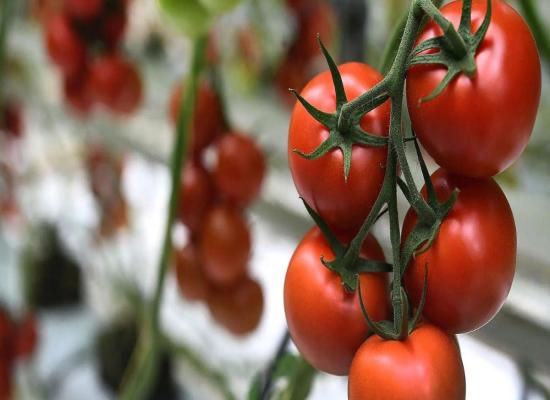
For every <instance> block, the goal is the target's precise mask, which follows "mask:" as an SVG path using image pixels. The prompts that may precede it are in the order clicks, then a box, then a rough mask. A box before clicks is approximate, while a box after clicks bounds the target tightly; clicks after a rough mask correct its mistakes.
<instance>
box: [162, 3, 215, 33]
mask: <svg viewBox="0 0 550 400" xmlns="http://www.w3.org/2000/svg"><path fill="white" fill-rule="evenodd" d="M158 4H159V8H160V9H161V11H162V12H163V14H164V15H165V16H166V18H167V19H168V20H169V21H170V22H171V23H172V24H174V25H175V26H176V28H178V29H179V30H180V31H182V32H183V33H184V34H186V35H187V36H190V37H191V38H197V37H200V36H203V35H205V34H207V33H208V30H209V29H210V26H211V24H212V21H213V16H212V15H211V14H210V12H208V10H206V9H205V8H204V7H203V6H202V5H201V4H199V3H198V1H197V0H158Z"/></svg>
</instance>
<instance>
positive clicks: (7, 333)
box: [0, 306, 15, 364]
mask: <svg viewBox="0 0 550 400" xmlns="http://www.w3.org/2000/svg"><path fill="white" fill-rule="evenodd" d="M14 331H15V330H14V324H13V321H12V319H11V316H10V315H9V313H8V312H7V311H6V310H5V309H4V308H3V307H2V306H0V364H1V363H2V362H3V361H4V360H11V359H13V346H12V342H13V338H14Z"/></svg>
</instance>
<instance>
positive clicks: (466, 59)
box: [408, 0, 492, 102]
mask: <svg viewBox="0 0 550 400" xmlns="http://www.w3.org/2000/svg"><path fill="white" fill-rule="evenodd" d="M418 4H419V6H420V7H421V8H422V9H423V10H424V11H425V12H426V14H428V15H430V16H431V17H432V18H433V19H434V21H435V22H436V23H437V24H438V25H439V26H440V27H441V29H442V30H443V35H441V36H437V37H434V38H431V39H428V40H425V41H424V42H422V43H420V44H418V45H417V46H416V47H415V49H414V50H413V51H412V53H411V55H410V59H409V63H408V65H409V67H411V66H413V65H426V64H430V65H433V64H439V65H443V66H445V67H446V68H447V73H446V74H445V77H444V78H443V80H442V81H441V82H440V83H439V85H438V86H437V87H436V88H435V89H434V91H433V92H432V93H431V94H430V95H429V96H427V97H425V98H424V99H422V100H421V101H422V102H427V101H430V100H433V99H435V98H436V97H437V96H439V95H440V94H441V93H442V92H443V90H445V88H446V87H447V86H448V85H449V84H450V83H451V81H452V80H453V79H454V78H455V77H456V76H457V75H458V74H460V73H462V72H463V73H465V74H466V75H467V76H468V77H470V78H473V77H474V76H475V75H476V70H477V67H476V63H475V55H476V52H477V50H478V48H479V46H480V44H481V42H482V41H483V39H484V38H485V35H486V34H487V31H488V29H489V25H490V23H491V15H492V3H491V0H487V12H486V14H485V18H484V19H483V22H482V23H481V26H480V27H479V29H478V30H477V31H476V32H472V28H471V25H472V0H464V2H463V4H462V16H461V19H460V25H459V28H458V31H456V30H455V29H454V27H453V26H452V24H451V23H450V22H449V20H447V19H446V18H445V17H443V16H442V15H441V13H440V12H439V10H437V8H436V7H435V6H434V5H433V3H432V2H431V0H419V3H418ZM457 42H460V43H459V44H457ZM461 45H463V46H461Z"/></svg>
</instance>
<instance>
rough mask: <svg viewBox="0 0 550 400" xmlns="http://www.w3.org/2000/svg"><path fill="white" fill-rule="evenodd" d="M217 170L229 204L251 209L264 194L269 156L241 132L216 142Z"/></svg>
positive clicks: (215, 173)
mask: <svg viewBox="0 0 550 400" xmlns="http://www.w3.org/2000/svg"><path fill="white" fill-rule="evenodd" d="M216 150H217V156H218V157H217V163H216V166H215V168H214V171H213V176H214V182H215V183H216V187H217V189H218V190H219V192H220V193H221V194H222V195H223V196H225V197H226V198H227V199H228V200H229V201H231V202H233V203H235V204H237V205H239V206H247V205H249V204H250V203H252V202H253V201H254V200H256V198H257V197H258V195H259V194H260V189H261V186H262V181H263V178H264V174H265V168H266V166H265V156H264V154H263V152H262V150H261V149H260V148H259V147H258V145H257V144H256V142H255V141H254V140H253V139H251V138H250V137H248V136H245V135H242V134H240V133H228V134H225V135H224V136H222V137H221V138H220V139H219V140H218V142H217V143H216Z"/></svg>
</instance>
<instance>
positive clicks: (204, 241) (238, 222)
mask: <svg viewBox="0 0 550 400" xmlns="http://www.w3.org/2000/svg"><path fill="white" fill-rule="evenodd" d="M199 246H200V247H199V248H200V250H199V251H200V259H201V262H202V264H203V267H204V272H205V273H206V276H207V277H208V279H209V280H210V281H211V282H212V283H214V284H216V285H219V286H231V285H233V284H235V283H236V282H238V281H239V280H240V279H242V278H243V277H244V276H245V275H246V272H247V267H248V259H249V258H250V250H251V240H250V230H249V228H248V224H247V223H246V220H245V219H244V216H243V215H242V213H241V212H240V211H239V210H238V209H236V208H234V207H232V206H230V205H228V204H222V205H219V206H217V207H215V208H213V209H212V210H211V211H210V212H209V213H208V215H207V216H206V218H205V220H204V225H203V227H202V230H201V233H200V241H199Z"/></svg>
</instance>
